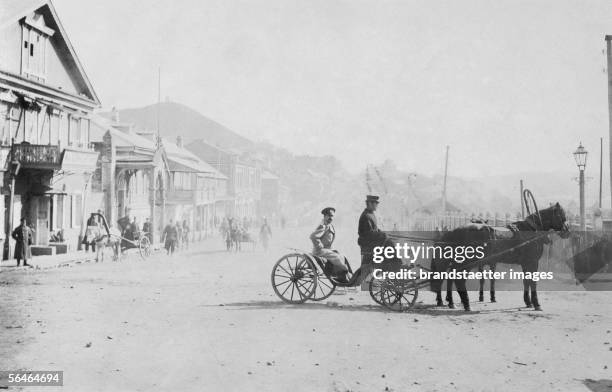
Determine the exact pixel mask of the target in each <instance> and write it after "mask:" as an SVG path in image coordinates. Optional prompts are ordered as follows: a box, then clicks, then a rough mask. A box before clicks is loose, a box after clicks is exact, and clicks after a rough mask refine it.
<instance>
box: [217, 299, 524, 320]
mask: <svg viewBox="0 0 612 392" xmlns="http://www.w3.org/2000/svg"><path fill="white" fill-rule="evenodd" d="M206 306H223V307H226V308H230V309H229V310H261V309H290V310H303V309H305V310H329V311H340V312H343V311H344V312H380V313H400V312H394V311H391V310H389V309H386V308H385V307H383V306H379V305H375V304H364V305H351V304H348V305H345V304H337V303H335V302H326V303H320V302H319V303H317V302H309V303H304V304H298V305H291V304H286V303H284V302H282V301H247V302H232V303H224V304H220V305H206ZM232 308H234V309H232ZM499 313H517V314H520V313H524V314H525V315H528V314H530V313H528V312H526V311H524V310H521V309H518V308H506V309H492V310H480V311H479V310H476V311H471V312H464V311H463V310H461V309H449V308H447V307H440V306H435V305H423V304H417V306H416V307H414V308H413V309H411V310H409V311H407V312H404V314H415V315H427V316H449V317H450V316H452V317H458V316H475V315H487V314H499Z"/></svg>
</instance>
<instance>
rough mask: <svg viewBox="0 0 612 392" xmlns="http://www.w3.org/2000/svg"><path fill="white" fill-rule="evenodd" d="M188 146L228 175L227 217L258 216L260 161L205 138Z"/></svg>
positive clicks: (260, 176)
mask: <svg viewBox="0 0 612 392" xmlns="http://www.w3.org/2000/svg"><path fill="white" fill-rule="evenodd" d="M187 148H188V149H189V150H190V151H191V152H193V153H194V154H195V155H196V156H197V157H198V158H200V159H202V160H203V161H204V162H206V163H208V164H209V165H211V166H213V167H214V168H215V169H217V170H218V171H220V172H221V173H222V174H223V175H225V176H226V177H227V197H226V198H225V201H224V202H223V205H224V209H225V216H230V217H234V218H239V219H241V220H242V219H244V218H247V219H256V218H257V217H259V216H260V215H261V212H260V201H261V181H262V169H261V164H260V163H259V162H257V161H256V160H253V159H249V158H248V157H246V156H245V155H244V154H241V152H240V151H237V150H230V149H223V148H220V147H217V146H214V145H212V144H211V143H209V142H206V141H204V140H196V141H193V142H192V143H190V144H189V145H188V146H187Z"/></svg>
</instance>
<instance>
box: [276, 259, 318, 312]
mask: <svg viewBox="0 0 612 392" xmlns="http://www.w3.org/2000/svg"><path fill="white" fill-rule="evenodd" d="M271 279H272V287H273V288H274V292H275V293H276V295H278V296H279V297H280V299H282V300H283V301H284V302H286V303H289V304H301V303H304V302H306V300H308V299H311V298H312V297H313V295H314V293H315V290H316V288H317V270H316V268H315V266H314V265H313V264H312V262H311V261H310V260H309V259H308V258H307V257H305V256H304V255H302V254H299V253H292V254H289V255H286V256H283V257H282V258H281V259H280V260H278V261H277V262H276V264H274V268H272V276H271Z"/></svg>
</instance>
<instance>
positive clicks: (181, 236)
mask: <svg viewBox="0 0 612 392" xmlns="http://www.w3.org/2000/svg"><path fill="white" fill-rule="evenodd" d="M190 231H191V230H190V229H189V225H188V224H187V221H186V220H184V221H183V223H182V224H181V222H180V221H179V220H177V221H176V222H175V223H174V222H173V220H172V219H170V221H169V222H168V224H167V225H166V227H165V228H164V232H163V243H164V248H165V249H166V252H167V254H168V255H172V254H174V252H176V251H177V250H179V249H187V248H189V233H190Z"/></svg>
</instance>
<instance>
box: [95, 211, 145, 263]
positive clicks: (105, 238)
mask: <svg viewBox="0 0 612 392" xmlns="http://www.w3.org/2000/svg"><path fill="white" fill-rule="evenodd" d="M92 215H93V216H94V217H96V218H98V221H99V222H100V225H98V226H94V227H88V231H89V232H90V233H89V235H88V236H90V237H92V238H94V242H95V243H96V245H97V247H98V249H99V251H101V252H104V248H106V247H109V248H111V249H113V258H114V259H115V260H118V259H120V258H121V256H122V255H125V254H126V253H127V252H128V251H129V250H130V249H137V250H138V254H139V255H140V257H141V258H142V259H146V258H147V257H149V256H150V255H151V240H150V238H149V236H148V233H143V232H140V231H139V230H133V229H132V228H131V227H130V226H131V225H130V222H129V219H127V218H122V219H119V220H118V221H117V223H118V225H119V228H120V230H118V229H116V228H114V227H110V226H109V224H108V222H107V220H106V217H105V216H104V215H102V214H100V213H92ZM102 257H104V255H102Z"/></svg>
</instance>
